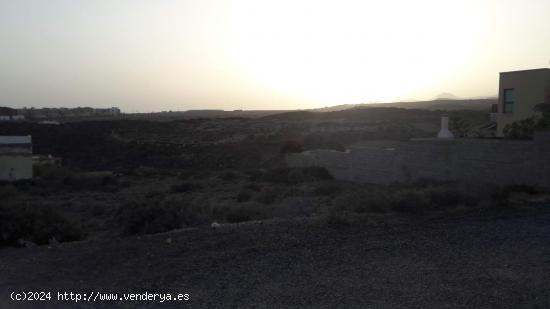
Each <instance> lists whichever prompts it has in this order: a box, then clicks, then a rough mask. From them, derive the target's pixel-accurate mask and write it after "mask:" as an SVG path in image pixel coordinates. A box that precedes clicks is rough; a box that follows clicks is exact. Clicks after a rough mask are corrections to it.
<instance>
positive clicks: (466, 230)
mask: <svg viewBox="0 0 550 309" xmlns="http://www.w3.org/2000/svg"><path fill="white" fill-rule="evenodd" d="M549 287H550V209H548V208H546V210H541V209H538V210H534V211H519V212H518V211H517V210H516V211H513V212H502V211H500V212H498V213H490V214H487V213H484V214H469V215H465V216H461V217H453V218H443V219H442V218H439V219H432V220H427V221H426V220H423V221H419V220H412V221H409V222H408V223H406V224H390V225H386V224H378V225H373V224H351V225H337V226H335V225H327V224H326V223H322V222H315V221H303V220H302V221H300V220H297V221H292V222H288V221H286V222H277V221H272V222H265V223H261V224H260V223H247V224H236V225H222V226H220V227H219V228H211V227H205V228H197V229H188V230H181V231H175V232H171V233H165V234H157V235H152V236H141V237H130V238H122V239H113V240H98V241H83V242H74V243H64V244H60V245H56V244H53V245H51V246H41V247H36V248H23V249H21V248H19V249H16V248H9V249H0V308H549V307H550V290H549ZM11 291H52V298H53V299H52V300H51V301H47V302H13V301H10V293H11ZM57 291H68V292H70V291H72V292H75V293H88V294H89V293H91V292H95V293H97V292H118V293H120V294H122V293H125V292H132V293H144V292H146V291H148V292H151V293H153V292H162V293H168V292H170V293H174V295H175V293H188V294H189V296H190V299H189V301H172V302H164V303H158V302H143V301H117V302H107V301H104V302H95V303H94V302H84V301H81V302H79V303H74V302H59V301H57V300H56V298H57Z"/></svg>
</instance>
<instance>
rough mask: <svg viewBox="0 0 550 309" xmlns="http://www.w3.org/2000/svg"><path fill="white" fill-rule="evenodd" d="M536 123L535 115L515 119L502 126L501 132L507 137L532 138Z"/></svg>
mask: <svg viewBox="0 0 550 309" xmlns="http://www.w3.org/2000/svg"><path fill="white" fill-rule="evenodd" d="M537 123H538V120H537V118H536V117H530V118H527V119H523V120H519V121H515V122H512V123H510V124H507V125H506V126H504V129H503V130H502V133H503V134H504V137H506V138H509V139H532V138H533V133H534V132H535V128H536V127H537Z"/></svg>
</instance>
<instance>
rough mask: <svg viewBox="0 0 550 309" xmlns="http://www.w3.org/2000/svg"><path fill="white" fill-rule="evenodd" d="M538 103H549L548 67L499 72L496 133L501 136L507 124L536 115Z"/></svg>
mask: <svg viewBox="0 0 550 309" xmlns="http://www.w3.org/2000/svg"><path fill="white" fill-rule="evenodd" d="M540 103H550V69H546V68H543V69H534V70H523V71H512V72H501V73H500V79H499V89H498V106H497V109H496V122H497V133H496V135H497V136H500V137H502V136H503V135H504V134H503V130H504V127H506V125H507V124H511V123H513V122H515V121H518V120H523V119H526V118H529V117H532V116H535V115H537V112H535V110H534V107H535V105H537V104H540Z"/></svg>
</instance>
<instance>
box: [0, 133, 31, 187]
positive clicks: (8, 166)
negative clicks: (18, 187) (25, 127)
mask: <svg viewBox="0 0 550 309" xmlns="http://www.w3.org/2000/svg"><path fill="white" fill-rule="evenodd" d="M32 176H33V175H32V138H31V136H30V135H27V136H0V180H1V181H15V180H19V179H29V178H32Z"/></svg>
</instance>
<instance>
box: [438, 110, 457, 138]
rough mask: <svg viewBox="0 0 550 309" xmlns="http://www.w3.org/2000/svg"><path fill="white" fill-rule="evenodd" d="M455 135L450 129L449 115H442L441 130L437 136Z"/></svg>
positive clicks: (449, 136)
mask: <svg viewBox="0 0 550 309" xmlns="http://www.w3.org/2000/svg"><path fill="white" fill-rule="evenodd" d="M454 137H455V136H454V135H453V133H451V131H449V116H447V115H443V116H441V130H439V133H437V138H454Z"/></svg>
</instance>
